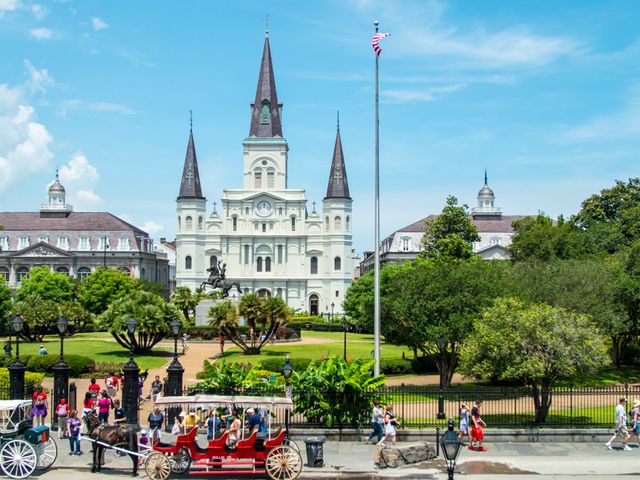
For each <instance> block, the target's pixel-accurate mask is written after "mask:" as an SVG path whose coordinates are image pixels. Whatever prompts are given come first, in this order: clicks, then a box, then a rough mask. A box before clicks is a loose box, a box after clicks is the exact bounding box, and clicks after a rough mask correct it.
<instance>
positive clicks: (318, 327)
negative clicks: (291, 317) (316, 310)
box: [286, 317, 344, 332]
mask: <svg viewBox="0 0 640 480" xmlns="http://www.w3.org/2000/svg"><path fill="white" fill-rule="evenodd" d="M309 318H316V317H309ZM286 326H287V327H288V328H292V329H294V330H310V331H312V332H342V331H344V327H343V326H342V324H338V323H327V322H318V321H316V322H312V321H309V322H301V321H298V319H297V318H296V321H295V322H287V325H286Z"/></svg>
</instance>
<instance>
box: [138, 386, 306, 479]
mask: <svg viewBox="0 0 640 480" xmlns="http://www.w3.org/2000/svg"><path fill="white" fill-rule="evenodd" d="M156 405H158V406H162V405H164V406H165V407H167V408H175V409H176V410H178V411H179V410H181V409H188V408H192V409H193V408H200V409H203V410H213V411H215V410H216V409H228V408H230V407H233V408H238V409H243V410H245V409H248V408H250V407H256V406H258V407H262V408H263V409H265V410H268V411H269V412H273V411H274V410H276V409H278V410H281V411H290V410H291V408H292V406H293V404H292V402H291V400H290V399H287V398H277V397H245V396H220V395H195V396H186V397H163V398H159V399H158V400H157V402H156ZM267 430H268V433H266V434H264V435H259V434H258V433H257V432H256V431H254V432H252V433H250V435H249V436H248V437H247V438H245V435H244V428H243V429H242V434H241V438H240V439H239V440H238V441H237V443H236V444H235V445H233V446H229V445H228V442H227V437H228V432H226V431H225V433H223V434H222V435H221V436H219V437H218V438H215V436H214V438H213V439H212V440H209V441H208V442H207V443H206V444H204V445H203V444H201V443H200V442H199V441H198V440H197V433H198V427H197V426H196V427H194V428H193V429H192V430H190V431H189V432H188V433H187V434H185V435H177V436H176V439H175V443H174V442H172V443H170V444H165V443H161V442H157V443H155V444H154V445H153V452H152V453H151V454H150V455H148V456H147V457H146V459H145V472H146V474H147V476H148V477H149V478H150V479H153V480H166V479H167V478H168V477H169V475H170V474H171V472H174V473H185V472H188V473H189V474H190V475H227V476H228V475H265V476H267V477H269V478H271V479H274V480H275V479H281V480H285V479H286V480H289V479H291V480H295V479H296V478H298V475H300V472H301V471H302V458H301V456H300V451H299V449H298V448H297V446H296V445H295V443H293V442H290V441H289V439H288V436H287V432H286V430H283V429H282V428H280V429H278V430H277V431H275V432H274V431H272V428H271V425H270V422H269V425H268V429H267Z"/></svg>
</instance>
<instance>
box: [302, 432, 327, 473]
mask: <svg viewBox="0 0 640 480" xmlns="http://www.w3.org/2000/svg"><path fill="white" fill-rule="evenodd" d="M324 442H326V439H325V438H324V437H309V438H307V439H306V440H305V441H304V443H305V445H306V446H307V467H311V468H314V467H315V468H322V467H324V447H323V446H322V444H323V443H324Z"/></svg>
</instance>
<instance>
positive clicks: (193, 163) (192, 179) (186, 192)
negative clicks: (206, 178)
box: [178, 130, 204, 199]
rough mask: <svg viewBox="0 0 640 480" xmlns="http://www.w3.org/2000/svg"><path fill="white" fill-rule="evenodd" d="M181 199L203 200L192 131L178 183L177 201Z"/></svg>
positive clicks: (191, 131)
mask: <svg viewBox="0 0 640 480" xmlns="http://www.w3.org/2000/svg"><path fill="white" fill-rule="evenodd" d="M181 198H204V197H203V196H202V187H201V186H200V172H199V170H198V157H197V156H196V146H195V144H194V142H193V130H190V131H189V143H188V144H187V154H186V155H185V157H184V167H183V169H182V182H181V183H180V193H179V194H178V199H181Z"/></svg>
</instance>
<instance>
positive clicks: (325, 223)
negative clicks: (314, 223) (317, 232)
mask: <svg viewBox="0 0 640 480" xmlns="http://www.w3.org/2000/svg"><path fill="white" fill-rule="evenodd" d="M324 229H325V230H326V231H327V232H328V231H329V217H325V218H324Z"/></svg>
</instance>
